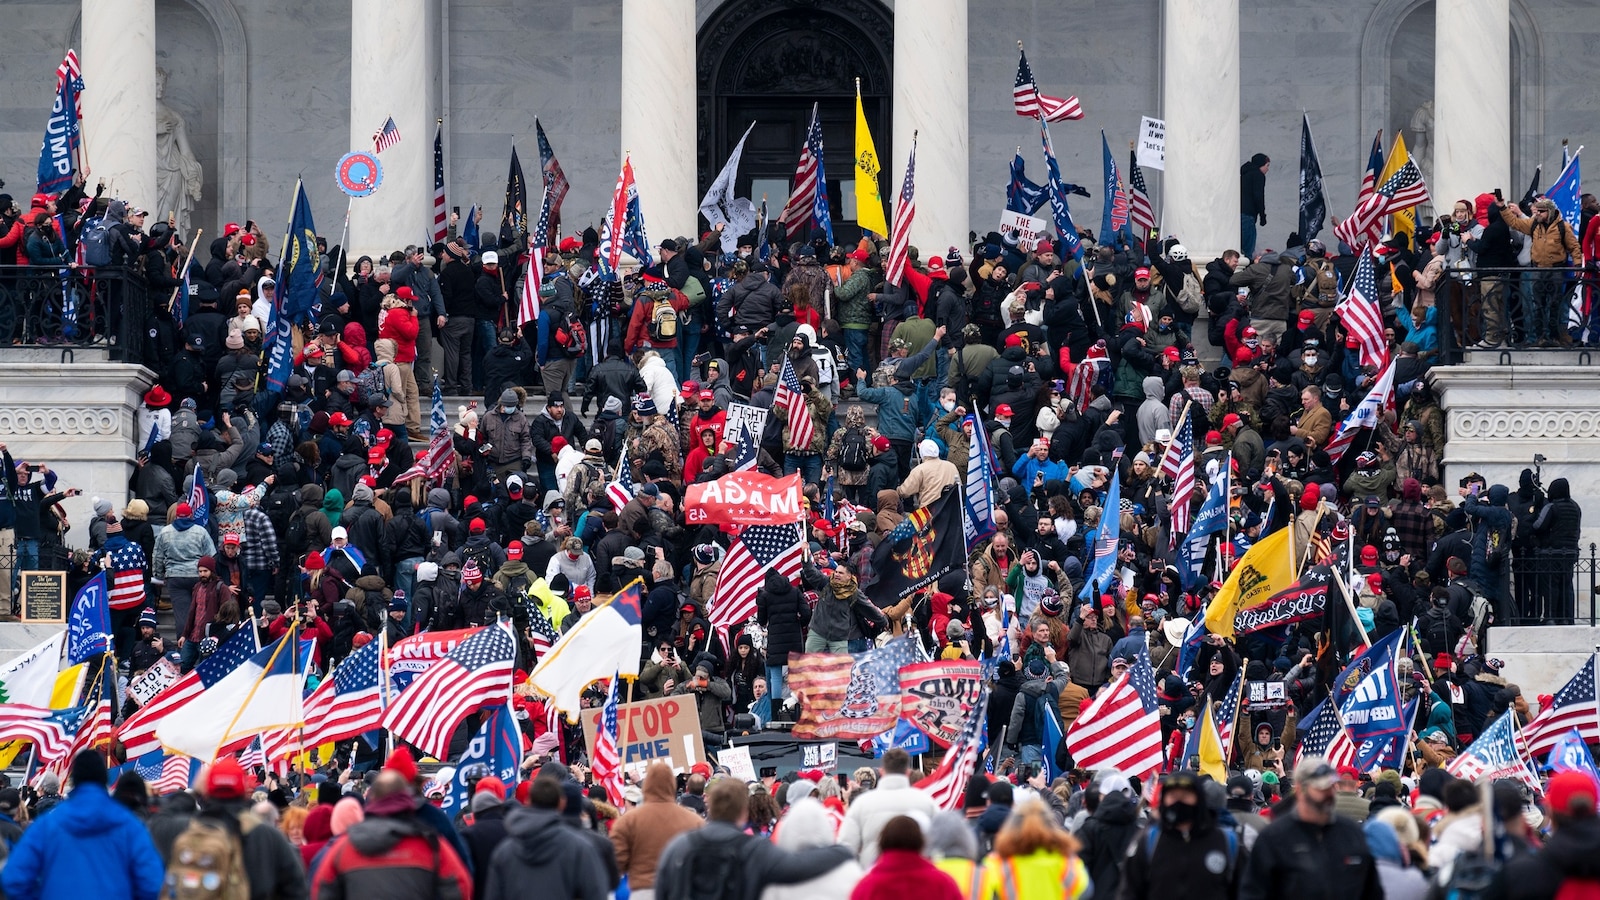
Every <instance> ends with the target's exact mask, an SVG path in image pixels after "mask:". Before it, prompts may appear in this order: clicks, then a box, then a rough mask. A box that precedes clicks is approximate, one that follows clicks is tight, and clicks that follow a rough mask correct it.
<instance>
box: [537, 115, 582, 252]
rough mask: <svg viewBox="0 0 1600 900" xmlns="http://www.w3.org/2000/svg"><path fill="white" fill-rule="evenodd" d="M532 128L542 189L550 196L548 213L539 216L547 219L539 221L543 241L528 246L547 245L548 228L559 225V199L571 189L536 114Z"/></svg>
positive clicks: (565, 195)
mask: <svg viewBox="0 0 1600 900" xmlns="http://www.w3.org/2000/svg"><path fill="white" fill-rule="evenodd" d="M533 130H534V133H535V134H537V135H538V136H539V171H540V172H542V173H543V175H544V177H543V179H542V180H543V181H544V189H545V190H546V191H547V192H549V194H550V196H549V198H548V199H546V200H545V204H547V206H546V208H547V209H548V213H544V212H541V213H540V216H539V217H540V219H541V220H547V221H543V222H542V223H541V226H542V231H540V232H539V234H540V235H541V236H542V237H543V238H544V241H545V242H544V243H542V244H529V245H528V246H530V247H548V246H549V245H550V235H551V230H550V229H551V228H552V227H555V228H559V227H560V226H561V201H562V200H565V199H567V191H569V190H571V189H572V185H571V184H570V183H568V182H567V173H565V172H563V171H561V163H559V162H557V161H556V151H555V148H553V147H551V146H550V139H549V138H547V137H545V136H544V126H543V125H541V124H539V117H538V116H535V117H534V119H533Z"/></svg>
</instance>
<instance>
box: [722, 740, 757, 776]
mask: <svg viewBox="0 0 1600 900" xmlns="http://www.w3.org/2000/svg"><path fill="white" fill-rule="evenodd" d="M717 765H719V766H726V767H727V769H728V774H730V775H732V776H733V777H735V778H737V779H739V780H740V781H743V782H745V783H747V784H748V783H749V782H752V781H755V780H756V764H755V762H754V761H752V760H751V759H750V748H749V747H732V748H729V749H727V750H718V751H717Z"/></svg>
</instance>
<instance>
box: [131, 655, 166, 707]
mask: <svg viewBox="0 0 1600 900" xmlns="http://www.w3.org/2000/svg"><path fill="white" fill-rule="evenodd" d="M177 680H178V666H177V665H176V664H175V663H173V661H172V660H170V659H167V658H166V657H165V656H163V657H161V658H160V659H158V660H156V664H155V665H153V666H151V667H150V668H148V669H146V670H145V672H144V674H143V675H140V676H139V677H138V678H137V679H135V680H134V682H133V683H132V684H130V685H128V694H129V695H130V696H131V697H133V703H134V705H135V706H143V705H145V704H146V703H149V702H150V698H152V697H154V696H155V695H157V694H159V693H161V692H162V691H164V690H166V689H167V685H170V684H172V683H173V682H174V681H177Z"/></svg>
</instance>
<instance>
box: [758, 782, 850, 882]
mask: <svg viewBox="0 0 1600 900" xmlns="http://www.w3.org/2000/svg"><path fill="white" fill-rule="evenodd" d="M833 840H834V822H833V817H832V816H831V815H829V813H828V810H827V808H826V807H824V806H823V805H822V804H821V803H820V802H818V801H817V799H816V798H815V797H805V798H803V799H801V800H800V801H798V802H796V803H794V804H793V805H791V806H790V807H789V811H788V812H787V813H785V814H784V816H783V819H782V820H781V821H779V823H778V828H777V830H776V831H775V832H773V836H772V841H773V843H775V844H777V845H778V849H780V850H788V851H791V852H793V851H796V850H805V849H808V848H811V847H827V846H830V845H831V844H832V843H833ZM862 874H863V873H862V869H861V864H860V863H858V862H856V861H855V860H853V859H851V860H846V861H845V862H842V863H840V864H839V865H838V866H836V867H834V868H832V869H829V870H827V871H825V872H823V873H821V874H819V875H818V876H817V877H816V878H813V879H811V880H810V881H805V882H801V883H800V884H795V885H782V886H773V887H769V888H767V889H766V890H764V891H762V892H761V900H812V898H818V900H848V898H849V897H850V892H851V890H853V889H854V888H855V886H856V882H858V881H860V880H861V876H862Z"/></svg>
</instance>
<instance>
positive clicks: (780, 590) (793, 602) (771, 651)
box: [756, 572, 811, 666]
mask: <svg viewBox="0 0 1600 900" xmlns="http://www.w3.org/2000/svg"><path fill="white" fill-rule="evenodd" d="M756 622H757V623H759V624H760V625H761V627H762V628H765V629H767V664H768V665H771V666H781V665H786V664H787V661H788V659H789V654H791V653H800V652H801V651H803V650H804V649H805V627H806V626H807V625H809V624H810V623H811V607H810V605H809V604H807V603H806V601H805V598H803V597H801V596H800V591H799V590H797V589H796V588H795V586H794V585H792V584H790V583H789V579H787V578H785V577H784V576H782V575H779V574H778V573H777V572H768V573H767V576H766V581H765V582H764V583H763V584H762V586H761V592H760V593H759V594H757V595H756Z"/></svg>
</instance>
